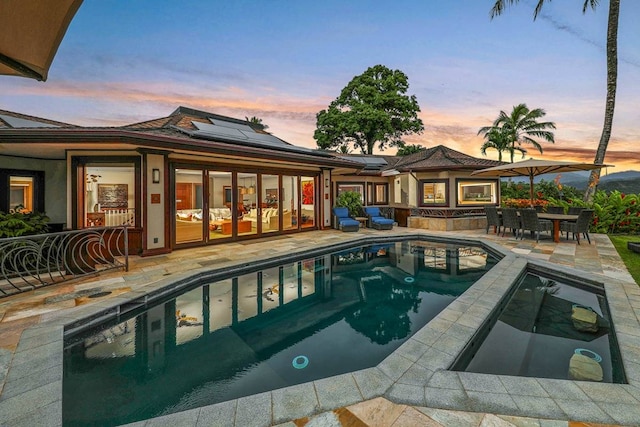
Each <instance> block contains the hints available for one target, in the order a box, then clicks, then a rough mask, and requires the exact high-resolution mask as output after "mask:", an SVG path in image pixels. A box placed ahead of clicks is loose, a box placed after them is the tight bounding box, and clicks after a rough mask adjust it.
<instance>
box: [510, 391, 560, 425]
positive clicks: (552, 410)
mask: <svg viewBox="0 0 640 427" xmlns="http://www.w3.org/2000/svg"><path fill="white" fill-rule="evenodd" d="M511 398H512V399H513V401H514V402H516V405H518V408H519V409H520V411H519V413H520V415H523V416H529V417H550V418H558V419H562V418H565V417H567V415H566V414H565V413H564V411H563V410H562V409H560V407H559V406H558V405H557V404H556V402H554V401H553V399H551V398H549V397H538V396H517V395H511Z"/></svg>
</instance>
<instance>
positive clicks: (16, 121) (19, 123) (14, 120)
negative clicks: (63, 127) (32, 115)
mask: <svg viewBox="0 0 640 427" xmlns="http://www.w3.org/2000/svg"><path fill="white" fill-rule="evenodd" d="M0 119H2V120H4V121H5V122H7V123H8V124H9V126H11V127H14V128H59V127H60V126H56V125H52V124H49V123H42V122H36V121H33V120H27V119H21V118H19V117H13V116H7V115H5V114H0Z"/></svg>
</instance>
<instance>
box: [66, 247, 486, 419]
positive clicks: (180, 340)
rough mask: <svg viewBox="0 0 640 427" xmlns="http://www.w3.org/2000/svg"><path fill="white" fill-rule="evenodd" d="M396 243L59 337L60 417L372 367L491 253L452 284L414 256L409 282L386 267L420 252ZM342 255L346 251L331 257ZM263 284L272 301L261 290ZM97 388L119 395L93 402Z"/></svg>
mask: <svg viewBox="0 0 640 427" xmlns="http://www.w3.org/2000/svg"><path fill="white" fill-rule="evenodd" d="M407 243H408V242H394V243H390V244H384V245H373V246H366V247H361V248H354V249H352V250H348V251H344V252H341V253H340V254H333V255H332V254H326V255H321V256H319V257H317V258H310V259H306V260H300V261H295V262H290V263H285V264H283V265H281V266H276V267H271V268H267V269H263V270H259V271H253V272H248V273H246V274H243V275H242V276H237V277H233V278H229V279H223V280H220V281H217V282H214V283H207V284H204V285H202V286H200V287H197V288H195V289H192V290H190V291H188V292H186V293H183V294H181V295H179V296H177V297H175V299H172V300H170V301H166V302H164V303H161V304H159V305H156V306H154V307H151V308H150V309H148V310H147V311H146V312H144V313H142V314H139V315H138V316H137V317H135V318H133V319H129V320H125V321H124V322H123V321H122V320H121V319H117V320H114V321H113V323H112V325H111V326H110V327H107V328H103V329H102V331H101V332H98V333H96V332H95V330H92V331H88V332H87V333H86V335H82V336H78V337H75V338H71V339H70V340H68V341H67V343H66V345H65V378H64V381H63V392H64V396H65V397H64V398H63V400H62V404H63V413H64V414H65V419H66V421H67V422H69V423H71V424H72V423H74V422H77V421H78V420H80V419H83V417H87V416H93V417H95V418H94V420H104V421H106V420H109V421H110V423H111V422H112V423H124V422H128V421H133V420H136V419H140V417H141V416H140V412H139V411H147V410H148V409H147V408H148V407H151V406H153V407H156V408H167V410H168V411H170V412H174V411H177V410H181V409H182V410H183V409H188V408H189V407H194V406H201V405H203V404H207V403H209V404H210V403H215V402H219V401H224V400H228V399H233V398H237V397H240V396H244V395H247V394H254V393H259V392H262V391H267V390H272V389H275V388H279V387H284V386H287V385H292V384H297V383H302V382H306V381H310V380H315V379H318V378H324V377H327V376H330V375H337V374H340V373H346V372H352V371H356V370H360V369H363V368H367V367H371V366H375V365H376V364H378V363H380V362H381V361H382V360H383V359H384V358H385V357H386V356H387V355H388V354H389V353H390V352H392V351H393V350H395V349H396V348H398V347H399V346H400V345H401V344H402V343H403V342H404V341H405V340H406V339H408V338H409V337H410V336H411V335H412V334H413V333H415V332H416V331H418V330H419V329H420V328H422V327H423V326H424V325H425V324H426V323H427V322H428V321H429V320H431V319H432V318H433V317H434V316H435V315H437V314H438V313H439V312H440V311H441V310H442V309H444V307H446V306H447V305H448V304H449V303H451V302H452V301H453V300H454V299H455V298H456V297H457V296H458V295H460V294H461V293H462V292H464V290H466V289H467V288H468V287H469V286H471V285H472V284H473V283H474V282H475V280H477V279H479V278H480V277H481V276H482V275H483V274H484V273H485V272H486V271H487V270H488V269H489V268H490V266H491V265H492V264H493V263H487V266H486V269H484V270H482V271H480V270H478V271H477V272H476V273H477V274H476V275H475V276H473V277H469V276H466V277H465V278H464V279H461V280H464V284H462V285H460V286H456V287H454V286H452V285H450V284H449V283H448V282H449V281H448V280H444V279H443V277H442V276H441V275H440V274H438V275H432V276H430V277H429V278H426V276H424V275H425V274H426V275H428V274H429V272H427V271H425V270H424V268H423V266H422V265H421V262H419V263H418V265H416V268H417V269H416V277H417V280H416V283H415V284H414V283H413V282H411V281H407V280H405V279H406V277H407V274H406V272H405V271H404V270H401V269H399V268H398V266H397V265H398V261H399V260H400V259H403V258H406V257H416V258H419V256H418V255H417V254H416V253H415V252H412V251H411V245H410V244H407ZM348 253H352V254H362V256H360V255H358V256H356V255H354V256H348V255H347V254H348ZM489 258H491V257H489ZM346 259H349V260H355V261H354V262H352V263H341V262H342V261H344V260H346ZM411 264H414V263H411ZM452 271H454V273H453V274H454V275H455V269H452ZM422 279H425V280H422ZM436 283H440V284H441V286H436V285H435V284H436ZM267 288H269V289H272V290H273V296H274V298H273V299H272V300H268V299H267V298H265V296H264V293H263V290H265V289H267ZM445 288H448V290H445ZM182 319H185V322H184V323H183V322H182ZM187 320H188V321H187ZM117 322H119V323H117ZM300 355H304V356H305V357H306V358H308V360H309V366H308V367H307V368H306V369H304V370H298V368H295V365H294V366H293V368H292V360H294V361H295V360H297V357H299V356H300ZM294 368H295V369H294ZM114 370H115V371H116V372H118V374H117V375H114ZM89 378H91V380H89ZM96 383H99V384H101V387H95V384H96ZM157 390H163V396H162V398H160V397H158V396H157V395H158V393H157V392H156V391H157ZM106 394H109V395H117V396H121V395H127V396H128V398H127V399H122V401H120V399H117V400H118V402H117V405H111V404H110V403H109V404H103V402H104V399H107V397H106ZM107 400H108V399H107ZM98 402H100V403H99V404H98ZM158 410H159V409H158ZM87 414H91V415H87ZM154 415H158V414H157V413H155V412H151V413H148V412H145V413H144V415H143V416H142V418H144V417H149V416H154Z"/></svg>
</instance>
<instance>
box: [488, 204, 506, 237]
mask: <svg viewBox="0 0 640 427" xmlns="http://www.w3.org/2000/svg"><path fill="white" fill-rule="evenodd" d="M484 211H485V213H486V214H487V234H489V227H491V226H492V225H493V226H494V227H496V233H499V232H500V228H501V227H502V219H500V215H498V208H497V207H496V206H495V205H484Z"/></svg>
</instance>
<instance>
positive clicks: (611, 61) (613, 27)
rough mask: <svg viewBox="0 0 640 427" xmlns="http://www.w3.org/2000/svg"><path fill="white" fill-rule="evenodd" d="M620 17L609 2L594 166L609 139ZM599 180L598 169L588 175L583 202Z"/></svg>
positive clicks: (615, 0) (617, 5) (617, 0)
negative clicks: (604, 82) (604, 78)
mask: <svg viewBox="0 0 640 427" xmlns="http://www.w3.org/2000/svg"><path fill="white" fill-rule="evenodd" d="M619 15H620V0H610V2H609V22H608V27H607V101H606V106H605V110H604V125H603V127H602V135H601V136H600V143H599V144H598V150H597V151H596V156H595V159H594V163H595V164H602V163H604V156H605V154H606V152H607V146H608V145H609V138H610V137H611V128H612V125H613V111H614V109H615V105H616V87H617V83H618V17H619ZM599 179H600V169H594V170H592V171H591V174H590V175H589V185H588V187H587V191H585V193H584V201H585V202H591V200H592V199H593V195H594V194H595V192H596V188H597V186H598V180H599Z"/></svg>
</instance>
